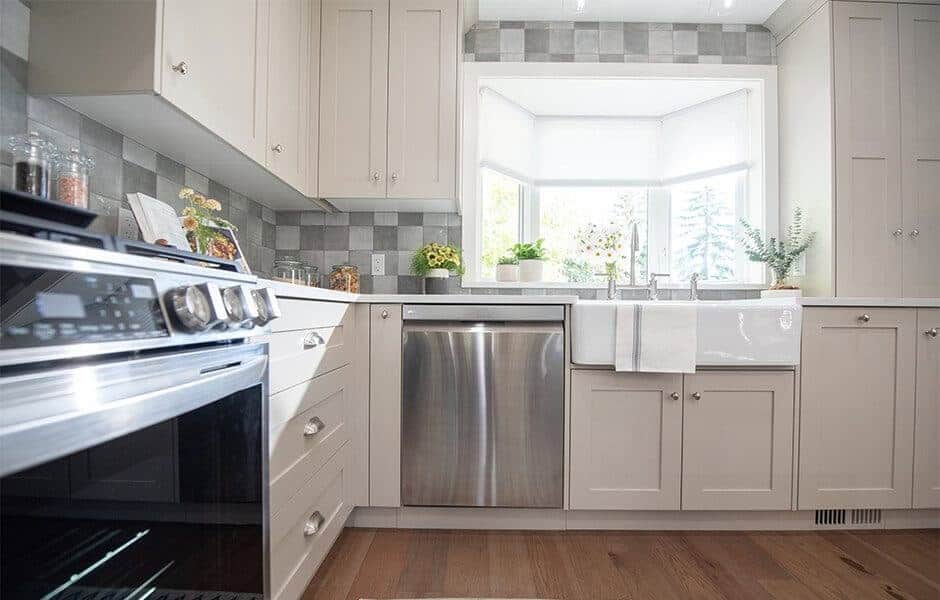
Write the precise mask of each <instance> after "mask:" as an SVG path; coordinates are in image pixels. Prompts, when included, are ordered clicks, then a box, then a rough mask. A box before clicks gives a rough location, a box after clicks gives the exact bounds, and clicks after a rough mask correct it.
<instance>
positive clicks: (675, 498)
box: [570, 370, 682, 510]
mask: <svg viewBox="0 0 940 600" xmlns="http://www.w3.org/2000/svg"><path fill="white" fill-rule="evenodd" d="M681 468H682V376H681V375H653V374H645V373H614V372H612V371H587V370H577V371H573V372H572V373H571V472H570V485H571V495H570V505H571V508H572V509H605V510H615V509H632V510H678V509H679V494H680V484H681Z"/></svg>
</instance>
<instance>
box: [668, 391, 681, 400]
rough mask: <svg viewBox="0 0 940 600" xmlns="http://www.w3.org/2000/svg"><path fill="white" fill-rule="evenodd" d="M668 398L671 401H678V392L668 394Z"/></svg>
mask: <svg viewBox="0 0 940 600" xmlns="http://www.w3.org/2000/svg"><path fill="white" fill-rule="evenodd" d="M669 397H670V398H672V399H673V400H678V399H679V392H673V393H671V394H669Z"/></svg>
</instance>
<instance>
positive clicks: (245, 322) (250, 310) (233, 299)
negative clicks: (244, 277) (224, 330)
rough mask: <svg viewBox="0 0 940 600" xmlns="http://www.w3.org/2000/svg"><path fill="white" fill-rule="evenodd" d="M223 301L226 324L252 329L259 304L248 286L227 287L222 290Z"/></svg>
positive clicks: (230, 326)
mask: <svg viewBox="0 0 940 600" xmlns="http://www.w3.org/2000/svg"><path fill="white" fill-rule="evenodd" d="M222 302H223V303H224V304H225V313H226V324H227V326H228V327H229V328H231V329H235V328H237V327H244V328H246V329H250V328H252V327H254V326H255V321H256V320H257V319H258V305H257V303H256V302H255V299H254V297H252V295H251V290H250V289H249V288H248V287H247V286H244V285H235V286H232V287H229V288H225V289H224V290H222Z"/></svg>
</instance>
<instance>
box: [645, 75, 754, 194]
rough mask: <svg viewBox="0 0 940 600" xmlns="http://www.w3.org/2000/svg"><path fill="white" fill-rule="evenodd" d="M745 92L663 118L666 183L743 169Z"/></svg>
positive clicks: (663, 175) (745, 140)
mask: <svg viewBox="0 0 940 600" xmlns="http://www.w3.org/2000/svg"><path fill="white" fill-rule="evenodd" d="M748 160H749V150H748V113H747V92H746V91H744V90H742V91H740V92H735V93H733V94H728V95H727V96H722V97H720V98H716V99H714V100H710V101H708V102H704V103H702V104H699V105H697V106H692V107H690V108H687V109H684V110H682V111H679V112H677V113H674V114H672V115H667V116H666V117H664V118H663V145H662V178H663V180H664V182H665V183H669V182H671V181H675V180H681V179H689V178H693V177H695V176H697V175H704V174H709V173H718V172H721V171H723V170H733V169H734V168H738V167H744V166H746V164H747V162H748Z"/></svg>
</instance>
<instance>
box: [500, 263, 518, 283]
mask: <svg viewBox="0 0 940 600" xmlns="http://www.w3.org/2000/svg"><path fill="white" fill-rule="evenodd" d="M496 281H519V265H496Z"/></svg>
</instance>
